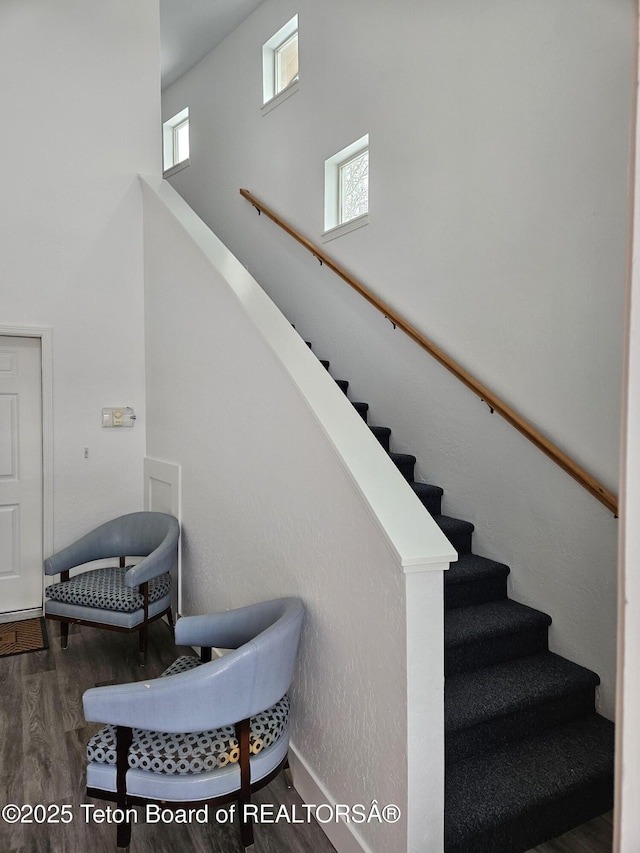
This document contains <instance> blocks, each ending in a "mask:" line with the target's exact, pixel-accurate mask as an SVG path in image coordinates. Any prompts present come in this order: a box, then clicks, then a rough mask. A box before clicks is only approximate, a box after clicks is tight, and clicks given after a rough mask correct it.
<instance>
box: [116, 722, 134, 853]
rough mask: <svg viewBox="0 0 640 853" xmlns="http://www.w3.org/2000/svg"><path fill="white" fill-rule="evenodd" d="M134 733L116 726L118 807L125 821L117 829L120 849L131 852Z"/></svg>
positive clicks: (123, 727)
mask: <svg viewBox="0 0 640 853" xmlns="http://www.w3.org/2000/svg"><path fill="white" fill-rule="evenodd" d="M132 739H133V731H132V729H130V728H129V727H128V726H116V805H117V807H118V809H119V810H120V811H121V812H122V814H123V816H124V820H122V821H121V822H120V823H118V825H117V828H116V844H117V845H118V849H119V850H120V849H123V850H129V845H130V844H131V821H130V820H129V818H128V814H127V781H126V780H127V770H128V767H129V759H128V754H129V747H130V746H131V741H132Z"/></svg>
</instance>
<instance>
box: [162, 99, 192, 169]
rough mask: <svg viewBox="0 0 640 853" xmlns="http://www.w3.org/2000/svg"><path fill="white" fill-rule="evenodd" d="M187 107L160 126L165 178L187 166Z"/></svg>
mask: <svg viewBox="0 0 640 853" xmlns="http://www.w3.org/2000/svg"><path fill="white" fill-rule="evenodd" d="M189 153H190V152H189V107H185V109H183V110H181V111H180V112H179V113H177V114H176V115H174V116H173V118H170V119H169V120H168V121H165V122H164V124H163V125H162V158H163V175H164V177H165V178H167V177H169V176H170V175H173V174H175V173H176V172H179V171H180V169H184V167H185V166H188V165H189Z"/></svg>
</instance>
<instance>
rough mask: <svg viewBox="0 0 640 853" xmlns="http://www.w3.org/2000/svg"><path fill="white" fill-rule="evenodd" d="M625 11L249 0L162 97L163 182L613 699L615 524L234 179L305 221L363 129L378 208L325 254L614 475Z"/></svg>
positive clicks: (629, 17)
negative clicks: (332, 164) (181, 165)
mask: <svg viewBox="0 0 640 853" xmlns="http://www.w3.org/2000/svg"><path fill="white" fill-rule="evenodd" d="M633 8H634V4H633V2H632V0H615V2H603V0H587V2H586V3H585V2H583V0H568V2H564V3H561V4H559V3H557V2H555V0H542V2H532V0H517V2H511V0H508V2H507V0H491V2H487V3H482V4H473V3H469V2H466V0H455V2H451V0H446V2H444V0H434V2H430V3H418V2H413V0H405V2H402V3H396V4H386V3H384V4H383V3H378V2H375V3H367V2H364V0H354V2H352V3H349V4H340V3H338V2H337V0H328V2H327V3H326V4H322V6H319V5H318V4H314V3H312V2H310V0H301V2H297V3H293V2H289V0H266V2H265V3H263V4H262V5H261V6H260V7H259V8H258V9H257V10H256V12H255V13H254V14H253V15H252V16H251V17H250V18H249V19H248V20H247V21H246V22H245V23H244V24H243V25H242V26H241V27H239V28H238V29H237V30H236V31H235V32H234V33H232V34H231V36H229V37H228V38H227V39H226V40H225V41H224V42H223V43H222V44H221V45H219V46H218V47H217V48H216V49H215V50H214V51H213V52H212V53H211V54H209V56H208V57H206V58H205V59H204V60H202V61H201V62H200V63H199V64H198V65H197V66H196V67H195V68H194V69H193V70H192V71H190V72H189V73H187V74H186V75H185V76H184V77H182V78H181V79H180V80H178V81H177V82H176V83H175V84H174V85H173V86H172V87H170V88H169V89H168V90H167V91H166V92H165V93H164V96H163V113H164V114H165V116H167V117H168V116H170V115H172V114H173V113H175V112H176V111H177V110H179V109H181V108H182V107H183V106H187V105H188V106H189V109H190V115H191V133H192V136H191V139H192V147H191V166H190V167H189V168H187V169H185V170H184V171H182V172H180V173H179V174H178V175H176V176H175V177H174V178H173V179H172V183H173V184H174V186H175V187H176V188H177V189H178V191H179V192H180V193H181V194H183V195H184V197H185V198H186V199H187V200H188V201H189V203H190V204H191V205H192V206H193V207H194V208H195V210H196V211H197V212H198V213H199V214H200V215H201V216H202V217H203V218H204V219H205V221H207V222H208V223H209V224H210V225H211V226H212V227H213V228H214V230H215V231H216V233H217V234H218V235H219V236H220V237H221V238H222V239H223V240H224V242H225V243H226V244H227V245H229V246H230V247H231V249H232V250H233V251H234V252H235V254H236V255H237V256H238V257H239V258H240V259H241V260H242V262H243V263H244V264H245V265H246V266H247V267H248V268H249V270H250V271H251V272H252V273H253V275H254V276H255V277H256V278H257V279H258V281H259V282H260V283H261V284H262V285H263V286H264V287H265V288H266V289H267V291H268V292H269V294H270V295H271V296H272V297H273V298H274V299H275V301H276V302H277V303H278V305H279V306H280V307H281V308H282V310H283V311H284V313H285V314H286V316H287V317H288V318H289V319H290V320H291V321H292V322H294V323H295V324H296V327H297V328H298V329H299V330H300V331H301V333H302V334H304V335H305V336H306V337H308V338H309V339H310V340H312V341H313V342H314V346H315V348H316V350H317V351H318V353H319V354H321V355H322V356H323V357H326V358H329V359H330V360H331V364H332V371H333V372H334V375H335V376H336V377H340V378H346V379H349V380H350V382H351V385H350V393H351V392H352V394H353V397H354V398H356V399H357V398H359V399H362V400H366V401H368V402H369V403H370V404H371V409H370V412H371V422H373V423H377V424H384V425H388V426H391V427H392V429H393V446H394V449H395V450H400V451H411V452H414V453H416V455H417V456H418V459H419V465H418V469H417V470H418V475H419V477H420V478H421V479H423V480H425V481H428V482H436V483H439V484H440V485H442V486H443V487H444V488H445V490H446V496H445V503H444V507H445V511H446V512H448V513H449V514H451V515H458V516H461V517H464V518H467V519H469V520H470V521H472V522H473V523H474V524H475V525H476V536H475V550H476V551H477V552H478V553H480V554H483V555H486V556H489V557H493V558H495V559H498V560H502V561H503V562H508V563H509V564H510V565H511V567H512V570H513V575H512V581H511V589H510V592H511V595H512V596H513V597H514V598H516V599H518V600H520V601H523V602H525V603H527V604H531V605H533V606H535V607H538V608H540V609H542V610H546V611H548V612H549V613H550V614H551V615H552V617H553V620H554V622H553V626H552V628H551V643H552V647H553V649H554V650H556V651H559V652H560V653H562V654H564V655H566V656H567V657H569V658H571V659H573V660H575V661H577V662H579V663H582V664H584V665H586V666H588V667H591V668H592V669H595V670H596V671H597V672H598V673H599V674H600V675H601V677H602V682H603V686H602V689H601V693H600V702H601V707H602V709H603V711H604V712H605V713H606V714H608V715H612V714H613V705H614V679H615V620H616V556H617V555H616V539H617V522H616V521H615V520H614V519H613V518H612V517H611V516H610V515H609V514H608V513H607V511H606V510H604V509H603V508H602V507H601V506H600V505H599V504H598V503H597V502H596V501H595V500H594V499H593V498H591V497H590V496H589V495H587V494H586V493H584V494H583V493H582V491H581V489H580V488H579V487H578V486H577V485H574V483H573V482H572V481H571V480H570V479H569V478H568V477H567V476H566V475H565V474H563V473H562V472H561V471H559V470H555V468H554V466H553V465H552V463H550V462H548V461H547V460H546V458H544V457H543V456H541V454H540V453H538V452H537V451H535V450H534V449H533V448H532V447H530V446H529V445H528V444H527V442H526V441H525V440H524V439H521V438H520V437H519V436H518V435H517V434H515V433H513V432H512V430H511V429H510V428H509V427H507V426H506V425H505V424H504V423H503V422H501V421H500V420H499V418H497V417H496V416H491V415H490V413H489V411H488V410H487V408H486V407H485V406H484V405H482V404H481V403H480V402H479V401H477V400H476V399H475V398H474V397H473V396H472V395H471V394H470V392H468V391H466V390H465V389H464V388H462V387H460V388H458V387H457V385H456V382H455V380H454V379H452V378H451V377H449V375H448V374H446V373H445V372H444V370H443V369H442V368H440V367H439V366H438V365H436V364H434V363H431V362H430V360H429V359H428V357H427V356H425V355H422V354H421V353H420V352H419V351H418V350H417V349H416V347H415V346H414V345H413V344H412V343H410V342H409V341H408V340H404V339H402V337H401V336H400V333H398V332H397V331H394V330H393V329H392V327H391V325H390V324H389V323H388V322H387V321H386V320H385V319H384V318H383V317H381V316H380V315H378V314H376V313H374V311H373V309H371V308H370V307H369V306H367V305H365V304H364V303H363V302H362V300H360V299H359V298H358V297H357V296H356V295H355V294H352V293H350V292H348V289H347V288H346V286H345V285H344V284H343V283H342V282H341V281H339V280H337V279H335V278H333V277H332V276H331V274H330V273H328V272H327V271H326V269H325V268H322V267H320V266H319V265H318V264H317V262H315V261H313V260H312V259H311V257H310V256H309V255H307V254H306V253H305V252H304V250H302V249H301V248H300V247H299V246H297V245H296V244H294V243H293V242H291V241H290V240H289V239H288V238H287V237H286V235H284V234H283V233H281V232H279V231H278V230H277V229H276V227H275V226H273V225H272V224H271V223H269V222H267V221H265V219H264V217H261V218H258V217H257V216H256V213H255V211H254V210H253V209H252V208H251V206H250V205H248V204H247V203H246V202H245V201H244V200H243V199H242V198H240V197H239V195H238V189H239V188H240V187H247V188H248V189H250V190H251V191H252V192H254V193H255V195H256V196H258V197H259V198H261V199H263V200H264V201H265V202H266V203H267V204H269V205H270V206H271V207H273V208H274V209H275V210H276V211H277V212H279V213H280V214H281V215H282V216H283V217H284V218H286V219H288V220H289V221H291V222H292V223H293V224H294V225H295V226H296V227H297V228H299V230H301V231H302V232H303V234H304V235H305V236H307V237H309V238H310V239H312V240H315V241H318V240H319V237H320V233H321V231H322V227H323V225H322V222H323V164H324V160H325V159H326V158H328V157H330V156H332V155H333V154H334V153H336V152H337V151H339V150H340V149H341V148H343V147H344V146H345V145H347V144H349V143H350V142H352V141H354V140H355V139H358V138H359V137H361V136H362V135H363V134H365V133H369V136H370V161H371V167H370V168H371V177H370V213H369V224H368V225H367V226H366V227H364V228H361V229H359V230H357V231H354V232H352V233H350V234H348V235H346V236H344V237H341V238H340V239H337V240H334V241H332V242H331V243H328V244H327V245H326V247H325V248H326V250H327V251H328V252H329V254H330V255H332V256H333V257H335V258H336V260H337V261H338V262H340V263H341V264H343V265H344V266H345V267H346V268H347V269H349V270H350V271H352V272H353V273H354V274H355V275H357V276H358V277H359V278H360V279H361V280H362V281H364V283H365V284H367V285H368V286H369V287H370V288H371V289H372V290H373V291H374V292H375V293H377V294H378V295H379V296H380V297H382V298H383V299H384V300H385V301H387V302H388V303H389V304H391V305H392V306H393V307H394V308H395V309H396V310H398V311H399V312H400V313H402V314H404V315H405V316H406V317H407V318H408V319H409V320H410V321H411V322H412V323H413V324H414V325H415V326H417V327H418V328H419V329H420V330H421V331H422V332H423V333H425V334H426V335H428V336H430V337H432V338H433V340H434V341H435V342H436V343H437V344H439V345H441V346H443V347H444V348H445V350H447V351H448V352H449V353H450V354H451V355H452V356H453V357H454V358H457V359H458V361H460V362H461V364H462V365H463V366H464V367H465V368H467V369H468V370H469V371H470V372H472V373H474V374H475V375H476V376H477V377H478V378H479V379H480V380H481V381H482V382H484V383H485V384H486V385H487V386H488V387H489V388H491V389H492V390H494V391H495V392H497V393H499V394H501V395H502V396H503V397H504V398H505V399H506V401H507V402H508V403H509V404H510V405H512V406H513V407H514V408H515V409H516V410H517V411H519V412H520V413H521V414H522V415H524V416H525V417H527V418H529V420H530V421H531V422H532V423H533V424H534V425H535V426H537V427H539V428H541V429H542V430H543V432H545V433H547V434H548V435H549V437H550V438H551V439H552V440H553V441H554V442H555V443H556V444H558V445H559V446H560V447H561V448H563V449H565V450H566V451H567V452H569V453H570V454H572V455H573V456H574V457H575V458H576V459H577V461H578V462H580V463H581V464H582V465H583V466H585V467H586V468H587V470H589V471H591V472H592V473H593V474H595V475H596V476H598V477H600V478H601V479H602V480H603V482H604V483H605V485H607V486H608V487H609V488H610V489H612V490H614V491H615V490H617V477H618V445H619V429H620V399H621V365H622V328H623V309H624V282H625V250H626V238H627V224H626V215H627V213H626V212H627V198H628V154H629V150H628V149H629V118H630V103H631V80H632V68H631V65H632V31H633V27H632V24H633ZM294 13H298V14H299V24H300V33H299V42H300V84H299V90H298V91H297V92H296V93H295V94H294V95H293V96H292V97H290V98H289V99H288V100H286V101H285V102H284V103H282V104H281V105H279V106H278V107H276V109H274V110H272V111H271V112H269V113H268V114H267V115H262V114H261V110H260V105H261V48H262V44H264V42H265V41H266V40H267V39H268V38H269V37H270V36H271V35H272V33H273V32H275V31H276V30H277V29H278V28H279V27H280V26H282V24H284V23H285V22H286V21H287V20H288V19H289V18H290V17H291V16H292V15H293V14H294ZM230 69H233V73H229V70H230Z"/></svg>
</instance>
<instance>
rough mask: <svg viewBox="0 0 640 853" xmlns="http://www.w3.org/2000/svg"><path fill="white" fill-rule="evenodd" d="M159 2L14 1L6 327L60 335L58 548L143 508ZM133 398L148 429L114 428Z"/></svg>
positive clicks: (0, 84)
mask: <svg viewBox="0 0 640 853" xmlns="http://www.w3.org/2000/svg"><path fill="white" fill-rule="evenodd" d="M157 6H158V4H157V2H156V0H140V2H136V3H130V2H128V0H113V2H109V3H103V2H99V0H89V2H87V0H30V2H28V3H24V2H22V0H3V2H2V3H1V4H0V66H1V69H2V73H1V74H0V103H2V110H3V117H4V118H3V132H2V143H1V155H2V156H1V158H0V187H1V188H2V203H1V204H0V234H1V235H2V252H0V294H1V295H0V306H1V317H0V322H1V323H2V324H3V325H13V326H48V327H51V328H52V331H53V402H54V411H53V432H54V507H55V528H54V530H55V533H54V546H55V547H59V546H61V545H64V544H66V543H67V542H69V541H70V540H72V539H73V538H74V537H75V536H76V535H77V534H78V533H80V532H84V531H86V529H87V528H88V527H90V526H92V524H93V523H94V522H97V521H101V520H106V519H107V518H109V517H111V516H113V515H118V514H120V513H121V512H127V511H131V510H137V509H141V508H142V457H143V455H144V447H145V436H144V430H145V424H144V407H145V397H144V321H143V307H144V303H143V257H142V215H141V197H140V190H139V186H138V179H137V173H138V172H139V171H146V172H153V171H158V170H159V168H160V162H159V157H160V132H159V127H160V85H159V20H158V8H157ZM119 405H129V406H133V407H134V408H135V409H136V413H137V415H138V421H137V423H136V426H135V427H134V429H133V430H120V431H119V430H103V429H101V427H100V410H101V408H102V407H103V406H119ZM84 447H88V448H89V458H88V459H86V460H85V459H84V457H83V450H84Z"/></svg>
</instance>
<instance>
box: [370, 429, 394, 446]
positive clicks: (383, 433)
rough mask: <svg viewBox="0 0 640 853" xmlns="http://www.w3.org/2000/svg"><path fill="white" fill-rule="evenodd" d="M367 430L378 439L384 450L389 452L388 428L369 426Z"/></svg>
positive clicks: (389, 434) (389, 433) (389, 430)
mask: <svg viewBox="0 0 640 853" xmlns="http://www.w3.org/2000/svg"><path fill="white" fill-rule="evenodd" d="M369 429H370V430H371V432H372V433H373V434H374V435H375V437H376V438H377V439H378V441H379V442H380V444H381V445H382V446H383V447H384V449H385V450H386V451H387V453H388V452H389V441H390V439H391V429H390V428H389V427H379V426H370V427H369Z"/></svg>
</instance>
